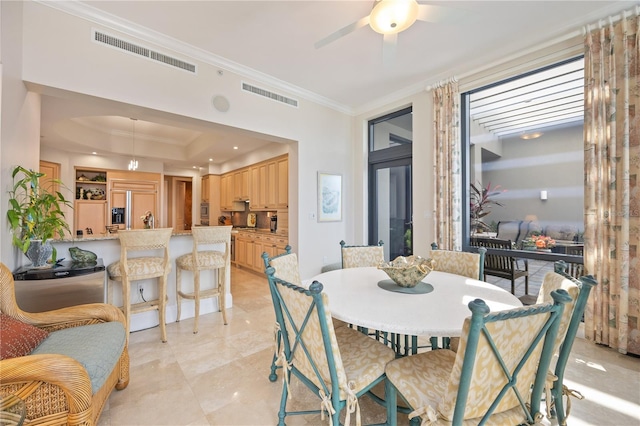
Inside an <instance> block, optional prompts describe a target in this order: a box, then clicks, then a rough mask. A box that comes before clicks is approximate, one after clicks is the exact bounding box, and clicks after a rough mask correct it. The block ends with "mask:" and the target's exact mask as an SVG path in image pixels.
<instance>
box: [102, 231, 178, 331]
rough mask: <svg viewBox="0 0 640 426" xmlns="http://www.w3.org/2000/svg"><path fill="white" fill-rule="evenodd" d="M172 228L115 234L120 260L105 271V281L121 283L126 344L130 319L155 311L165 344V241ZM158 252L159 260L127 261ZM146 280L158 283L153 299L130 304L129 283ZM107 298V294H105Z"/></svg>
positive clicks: (167, 253)
mask: <svg viewBox="0 0 640 426" xmlns="http://www.w3.org/2000/svg"><path fill="white" fill-rule="evenodd" d="M172 232H173V228H157V229H128V230H120V231H118V238H119V239H120V247H121V249H120V260H118V261H116V262H113V263H112V264H110V265H109V266H108V267H107V272H108V273H109V279H110V280H113V281H119V282H121V283H122V310H123V312H124V316H125V318H126V330H127V341H129V324H130V323H131V315H132V314H136V313H139V312H147V311H158V319H159V322H160V336H161V339H162V341H163V342H166V341H167V330H166V327H165V314H166V306H167V277H168V276H169V271H170V270H171V263H169V240H170V238H171V234H172ZM152 250H153V251H156V252H161V254H160V255H159V256H149V255H148V254H147V253H144V254H143V255H142V256H140V257H129V254H130V253H135V252H148V251H152ZM149 278H157V279H158V293H157V295H158V296H157V298H156V299H150V300H147V301H143V302H140V303H135V304H131V282H132V281H138V280H145V279H149ZM109 294H110V295H111V293H109Z"/></svg>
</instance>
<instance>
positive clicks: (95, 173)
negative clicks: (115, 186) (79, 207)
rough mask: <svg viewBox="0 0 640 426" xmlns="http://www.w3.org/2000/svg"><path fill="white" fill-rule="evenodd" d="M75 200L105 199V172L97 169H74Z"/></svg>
mask: <svg viewBox="0 0 640 426" xmlns="http://www.w3.org/2000/svg"><path fill="white" fill-rule="evenodd" d="M75 186H76V187H75V190H76V200H106V199H107V197H106V192H107V172H106V170H97V169H85V168H77V169H76V182H75Z"/></svg>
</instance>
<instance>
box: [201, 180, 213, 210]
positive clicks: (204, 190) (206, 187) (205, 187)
mask: <svg viewBox="0 0 640 426" xmlns="http://www.w3.org/2000/svg"><path fill="white" fill-rule="evenodd" d="M209 177H210V176H209V175H205V176H202V179H201V184H200V199H201V200H202V202H203V203H208V202H209V191H210V189H211V181H210V179H209Z"/></svg>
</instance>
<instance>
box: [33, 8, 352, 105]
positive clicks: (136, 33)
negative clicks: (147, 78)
mask: <svg viewBox="0 0 640 426" xmlns="http://www.w3.org/2000/svg"><path fill="white" fill-rule="evenodd" d="M33 2H34V3H38V4H40V5H43V6H47V7H50V8H52V9H56V10H58V11H60V12H64V13H67V14H69V15H72V16H75V17H77V18H80V19H84V20H87V21H90V22H92V23H93V24H96V25H100V26H103V27H106V28H109V29H111V30H115V31H118V32H121V33H123V34H126V35H128V36H130V37H135V38H137V39H139V40H142V41H145V42H147V43H153V44H155V45H157V46H161V47H164V48H166V49H169V50H172V51H173V52H175V53H178V54H180V55H183V56H186V57H189V58H192V59H195V60H197V61H200V62H203V63H206V64H209V65H211V66H213V67H216V68H222V69H224V70H226V71H231V72H234V73H236V74H238V75H239V76H240V77H242V78H246V79H251V80H253V81H256V82H259V83H261V84H265V85H268V86H270V87H273V88H276V89H279V90H282V91H286V92H287V93H291V94H293V95H295V96H297V97H300V98H302V99H305V100H307V101H311V102H314V103H316V104H318V105H322V106H325V107H327V108H331V109H333V110H336V111H338V112H341V113H343V114H347V115H353V114H354V112H353V109H352V108H350V107H348V106H346V105H343V104H340V103H338V102H335V101H333V100H331V99H328V98H326V97H324V96H321V95H318V94H317V93H314V92H311V91H309V90H306V89H303V88H301V87H297V86H294V85H292V84H289V83H287V82H285V81H282V80H280V79H277V78H275V77H272V76H270V75H268V74H265V73H262V72H260V71H257V70H254V69H252V68H249V67H246V66H244V65H241V64H238V63H236V62H233V61H230V60H228V59H226V58H223V57H221V56H218V55H216V54H214V53H211V52H208V51H206V50H204V49H200V48H198V47H195V46H192V45H190V44H188V43H185V42H183V41H180V40H177V39H175V38H173V37H169V36H167V35H166V34H162V33H160V32H157V31H154V30H152V29H150V28H147V27H144V26H142V25H138V24H136V23H134V22H131V21H128V20H126V19H123V18H120V17H118V16H116V15H113V14H110V13H107V12H104V11H102V10H99V9H97V8H95V7H93V6H90V5H88V4H86V3H84V2H80V1H78V0H74V1H47V0H33Z"/></svg>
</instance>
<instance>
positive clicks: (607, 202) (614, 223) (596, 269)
mask: <svg viewBox="0 0 640 426" xmlns="http://www.w3.org/2000/svg"><path fill="white" fill-rule="evenodd" d="M627 15H628V13H627ZM639 39H640V21H639V19H638V16H637V13H633V14H632V16H625V14H623V15H622V18H621V19H620V20H618V21H617V22H615V23H614V22H613V20H611V19H610V20H609V21H608V22H606V24H603V25H602V26H601V27H599V28H596V29H593V30H588V31H587V32H586V35H585V120H584V143H585V146H584V149H585V155H584V161H585V194H584V203H585V205H584V212H585V238H584V240H585V252H584V262H585V269H586V271H587V273H589V274H592V275H594V276H595V277H596V279H597V280H598V286H597V287H596V288H594V290H593V292H592V294H591V297H590V299H589V302H588V305H587V309H586V312H585V333H586V338H587V339H590V340H593V341H595V342H596V343H600V344H605V345H608V346H610V347H612V348H615V349H617V350H618V351H619V352H621V353H627V352H630V353H634V354H640V324H639V321H640V264H639V261H638V247H639V246H640V45H639Z"/></svg>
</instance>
